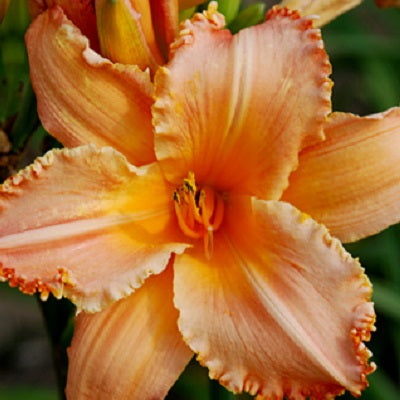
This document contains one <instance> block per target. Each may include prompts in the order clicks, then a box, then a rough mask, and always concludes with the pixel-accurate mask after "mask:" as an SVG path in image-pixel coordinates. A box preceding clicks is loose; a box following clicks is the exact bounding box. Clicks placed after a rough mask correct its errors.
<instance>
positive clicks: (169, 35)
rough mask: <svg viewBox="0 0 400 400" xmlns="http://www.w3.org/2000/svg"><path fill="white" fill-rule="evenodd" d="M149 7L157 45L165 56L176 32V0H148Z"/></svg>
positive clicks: (177, 15) (177, 16)
mask: <svg viewBox="0 0 400 400" xmlns="http://www.w3.org/2000/svg"><path fill="white" fill-rule="evenodd" d="M150 7H151V17H152V20H153V25H154V31H155V33H156V37H157V41H158V45H159V46H160V49H161V50H162V52H163V53H164V57H165V58H167V57H168V49H169V45H170V44H171V43H172V42H173V41H174V40H175V38H176V36H177V34H178V25H179V5H178V0H150Z"/></svg>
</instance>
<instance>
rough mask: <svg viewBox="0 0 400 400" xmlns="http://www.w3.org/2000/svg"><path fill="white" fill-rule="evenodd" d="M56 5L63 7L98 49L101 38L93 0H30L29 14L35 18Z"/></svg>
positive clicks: (66, 13) (92, 45)
mask: <svg viewBox="0 0 400 400" xmlns="http://www.w3.org/2000/svg"><path fill="white" fill-rule="evenodd" d="M55 5H59V6H60V7H61V8H62V9H63V11H64V13H65V15H66V16H67V17H68V18H69V19H70V20H71V21H72V22H73V23H74V25H76V26H77V27H78V28H79V29H80V30H81V31H82V33H83V34H84V35H85V36H86V37H87V38H88V39H89V42H90V47H91V48H92V49H94V50H96V51H98V50H99V39H98V37H97V27H96V15H95V10H94V4H93V0H28V9H29V14H30V16H31V18H32V19H34V18H36V17H37V16H38V15H39V14H41V13H42V12H44V11H45V10H46V9H47V8H51V7H53V6H55Z"/></svg>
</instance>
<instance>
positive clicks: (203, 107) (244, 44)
mask: <svg viewBox="0 0 400 400" xmlns="http://www.w3.org/2000/svg"><path fill="white" fill-rule="evenodd" d="M223 24H224V18H223V16H222V15H221V14H218V13H217V12H216V11H215V9H212V8H210V9H209V11H208V12H205V13H204V15H202V14H196V15H195V16H194V18H193V20H192V21H186V22H185V24H184V25H183V30H181V33H180V35H181V37H180V39H179V40H178V41H177V42H175V43H174V44H173V45H172V46H173V51H174V52H175V55H174V57H173V59H172V61H171V62H170V64H169V66H168V67H167V68H161V69H160V70H159V72H158V73H157V74H156V84H155V85H156V102H155V104H154V106H153V116H154V119H153V124H154V125H155V132H156V134H155V148H156V155H157V158H158V159H159V160H160V163H161V166H162V168H163V171H164V172H165V173H166V176H167V179H169V180H170V181H171V182H174V183H175V184H179V183H180V182H181V180H182V178H183V177H185V176H186V174H187V172H188V171H193V172H194V173H195V176H196V180H198V182H200V183H202V184H208V185H211V186H215V187H218V188H219V189H220V190H234V191H237V192H241V193H251V194H256V195H258V196H261V197H268V198H277V197H279V196H280V195H281V193H282V190H283V189H284V188H286V186H287V179H288V176H289V173H290V172H291V171H292V170H293V168H295V167H296V166H297V157H298V151H299V150H300V149H301V148H302V146H304V145H305V143H310V142H315V141H318V140H320V139H321V138H322V135H323V133H322V123H323V121H324V119H325V116H326V115H327V113H328V112H329V110H330V101H329V96H330V88H331V82H330V81H329V79H328V77H327V76H328V74H329V73H330V65H329V63H328V59H327V56H326V53H325V51H324V50H323V44H322V41H321V38H320V32H319V31H318V30H315V29H312V27H311V25H312V23H311V20H310V19H308V18H305V19H304V18H299V16H298V15H297V13H295V12H289V11H288V10H279V9H277V8H274V9H273V10H272V11H271V12H270V13H269V20H268V21H267V22H265V23H264V24H262V25H258V26H254V27H251V28H249V29H244V30H242V31H241V32H239V34H237V35H235V36H232V35H231V33H230V32H229V31H227V30H221V27H222V26H223ZM188 65H190V68H188Z"/></svg>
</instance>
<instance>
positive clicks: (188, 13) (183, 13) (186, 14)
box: [179, 7, 197, 22]
mask: <svg viewBox="0 0 400 400" xmlns="http://www.w3.org/2000/svg"><path fill="white" fill-rule="evenodd" d="M196 8H197V7H191V8H187V9H186V10H180V11H179V21H180V22H182V21H184V20H185V19H189V18H192V16H193V14H194V13H195V11H196Z"/></svg>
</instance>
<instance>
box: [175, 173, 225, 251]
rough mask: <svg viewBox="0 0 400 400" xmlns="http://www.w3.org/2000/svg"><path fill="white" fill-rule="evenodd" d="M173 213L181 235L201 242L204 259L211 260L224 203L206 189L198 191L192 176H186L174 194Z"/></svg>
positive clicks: (219, 197) (212, 191)
mask: <svg viewBox="0 0 400 400" xmlns="http://www.w3.org/2000/svg"><path fill="white" fill-rule="evenodd" d="M173 199H174V203H175V213H176V216H177V219H178V224H179V227H180V228H181V230H182V232H183V233H184V234H185V235H187V236H189V237H190V238H192V239H199V238H203V241H204V252H205V255H206V257H207V259H210V258H211V257H212V253H213V248H214V232H215V231H217V230H218V228H219V227H220V226H221V224H222V221H223V217H224V200H223V199H222V197H221V195H220V194H218V193H216V192H215V191H214V189H212V188H211V187H209V186H205V187H204V188H201V189H198V188H197V185H196V182H195V179H194V174H193V173H192V172H191V173H189V175H188V177H187V178H186V179H184V180H183V184H182V186H180V187H179V188H177V189H176V190H175V191H174V196H173Z"/></svg>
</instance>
